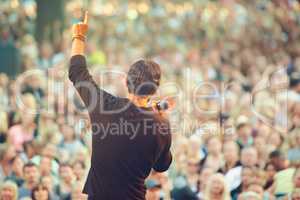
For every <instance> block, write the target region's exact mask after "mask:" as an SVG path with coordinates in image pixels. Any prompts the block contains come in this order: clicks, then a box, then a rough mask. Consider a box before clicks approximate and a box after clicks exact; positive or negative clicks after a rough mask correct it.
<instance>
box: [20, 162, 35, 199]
mask: <svg viewBox="0 0 300 200" xmlns="http://www.w3.org/2000/svg"><path fill="white" fill-rule="evenodd" d="M23 174H24V180H25V182H24V183H23V185H22V187H21V188H19V198H24V197H30V196H31V191H32V189H33V188H34V187H35V186H36V185H37V184H38V182H39V170H38V167H37V166H36V165H35V164H34V163H32V162H28V163H26V164H25V165H24V167H23Z"/></svg>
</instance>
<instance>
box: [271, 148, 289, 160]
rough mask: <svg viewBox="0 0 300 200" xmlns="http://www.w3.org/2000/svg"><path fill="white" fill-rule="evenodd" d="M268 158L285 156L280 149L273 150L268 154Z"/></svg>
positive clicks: (283, 157)
mask: <svg viewBox="0 0 300 200" xmlns="http://www.w3.org/2000/svg"><path fill="white" fill-rule="evenodd" d="M269 158H270V159H274V158H280V159H285V156H284V154H283V153H282V152H281V151H280V150H274V151H272V152H271V153H270V154H269Z"/></svg>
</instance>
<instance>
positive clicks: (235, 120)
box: [0, 0, 300, 200]
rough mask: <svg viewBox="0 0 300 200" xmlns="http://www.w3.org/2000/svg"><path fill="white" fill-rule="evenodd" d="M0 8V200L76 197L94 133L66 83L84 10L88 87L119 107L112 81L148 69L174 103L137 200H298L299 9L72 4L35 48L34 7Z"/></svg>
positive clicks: (282, 0) (23, 0)
mask: <svg viewBox="0 0 300 200" xmlns="http://www.w3.org/2000/svg"><path fill="white" fill-rule="evenodd" d="M0 2H1V6H0V59H1V64H0V200H16V199H22V200H24V199H32V200H36V199H37V200H49V199H50V200H68V199H74V200H76V199H78V200H80V199H86V196H85V195H83V194H82V193H81V191H82V186H83V184H84V182H85V178H86V175H87V174H86V173H87V170H88V169H89V158H90V154H91V124H90V123H89V120H88V117H87V112H86V110H85V108H84V107H83V104H82V102H81V100H80V98H79V96H78V95H77V94H76V91H75V90H74V88H73V86H72V85H71V83H70V82H69V80H68V74H67V68H68V62H69V51H70V45H71V30H70V27H71V24H72V23H73V22H77V21H78V20H80V17H81V13H82V8H83V9H88V10H89V11H90V15H91V17H90V18H91V20H90V21H91V23H90V24H89V25H90V32H89V37H88V42H87V46H88V47H87V56H86V57H87V60H88V63H89V70H90V71H91V73H92V74H93V76H94V78H95V80H96V82H97V83H99V85H101V87H104V88H105V89H106V90H108V91H110V92H111V93H113V94H115V95H119V96H126V95H127V89H126V86H125V84H123V83H124V81H122V80H124V76H123V75H124V73H123V72H126V70H127V69H128V67H129V65H130V64H131V63H132V62H134V61H135V60H137V59H138V58H140V57H147V58H151V59H153V60H155V61H157V62H158V63H159V64H160V65H161V67H162V70H163V80H162V83H161V89H160V91H159V95H157V98H158V99H159V98H172V99H173V100H174V101H175V102H176V106H174V107H172V108H170V109H169V110H168V111H166V112H167V114H168V116H169V118H170V122H171V125H172V137H173V144H172V153H173V163H172V165H171V168H170V169H169V170H168V171H167V172H165V173H156V172H154V171H153V172H152V173H151V175H150V176H149V178H148V179H147V181H146V183H145V185H146V187H147V199H148V200H169V199H174V200H230V199H232V200H252V199H253V200H273V199H286V200H299V199H300V168H299V167H300V2H299V1H297V0H252V1H247V0H219V1H217V0H214V1H213V0H211V1H209V0H201V1H200V0H199V1H192V0H187V1H180V0H177V1H150V0H149V1H125V0H124V1H121V0H111V1H100V0H88V1H76V0H71V1H66V4H65V10H66V19H65V20H66V24H67V26H66V27H65V29H64V30H63V34H62V35H61V36H60V37H61V38H60V40H59V41H54V42H53V41H50V40H45V41H42V42H40V41H39V42H36V40H35V37H34V29H35V18H36V10H35V8H36V1H33V0H19V1H18V0H11V1H6V0H0ZM83 2H84V3H83ZM36 33H37V34H38V31H37V32H36ZM116 192H117V191H116Z"/></svg>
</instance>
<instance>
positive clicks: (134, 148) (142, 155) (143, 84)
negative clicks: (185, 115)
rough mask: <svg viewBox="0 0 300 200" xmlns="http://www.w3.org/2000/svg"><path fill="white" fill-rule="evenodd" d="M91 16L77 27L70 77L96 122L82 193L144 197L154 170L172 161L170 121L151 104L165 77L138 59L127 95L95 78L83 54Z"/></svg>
mask: <svg viewBox="0 0 300 200" xmlns="http://www.w3.org/2000/svg"><path fill="white" fill-rule="evenodd" d="M87 31H88V16H87V13H86V14H85V17H84V21H83V22H82V23H78V24H75V25H74V27H73V42H72V52H71V54H72V57H71V61H70V68H69V78H70V80H71V81H72V82H73V84H74V86H75V87H76V90H77V91H78V93H79V95H80V97H81V99H82V100H83V102H84V104H85V106H86V108H87V109H88V112H89V117H90V120H91V123H92V131H93V136H92V157H91V167H90V170H89V174H88V177H87V180H86V184H85V186H84V190H83V192H84V193H86V194H88V198H89V199H93V200H94V199H95V200H144V199H145V194H146V188H145V186H144V181H145V179H146V178H147V176H148V175H149V173H150V171H151V169H154V170H155V171H157V172H163V171H166V170H167V169H168V168H169V166H170V164H171V162H172V155H171V152H170V146H171V135H170V127H169V121H168V120H167V119H166V118H165V117H164V116H163V115H161V113H160V112H157V111H155V109H153V108H152V106H149V99H150V97H151V96H152V95H153V94H155V92H156V90H157V88H158V86H159V82H160V77H161V71H160V66H159V65H158V64H157V63H155V62H153V61H151V60H139V61H137V62H135V63H134V64H132V65H131V66H130V69H129V71H128V74H127V87H128V92H129V95H128V98H120V97H116V96H114V95H112V94H110V93H108V92H106V91H104V90H103V89H101V88H100V87H98V86H97V84H96V83H95V82H94V80H93V78H92V76H91V75H90V74H89V72H88V70H87V66H86V60H85V57H84V49H85V42H86V34H87Z"/></svg>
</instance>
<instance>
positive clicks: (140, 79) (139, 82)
mask: <svg viewBox="0 0 300 200" xmlns="http://www.w3.org/2000/svg"><path fill="white" fill-rule="evenodd" d="M160 77H161V70H160V66H159V65H158V64H157V63H155V62H154V61H151V60H138V61H137V62H135V63H133V64H132V65H131V66H130V69H129V71H128V74H127V87H128V92H129V93H131V94H134V95H137V96H148V95H153V94H154V93H155V92H156V90H157V88H158V86H159V82H160Z"/></svg>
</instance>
